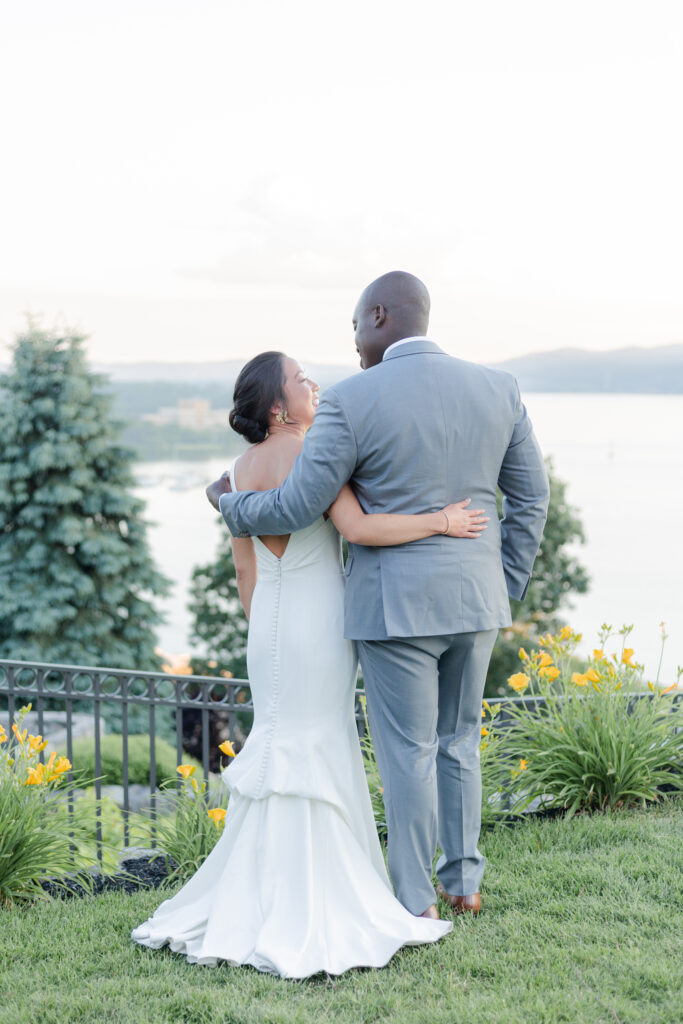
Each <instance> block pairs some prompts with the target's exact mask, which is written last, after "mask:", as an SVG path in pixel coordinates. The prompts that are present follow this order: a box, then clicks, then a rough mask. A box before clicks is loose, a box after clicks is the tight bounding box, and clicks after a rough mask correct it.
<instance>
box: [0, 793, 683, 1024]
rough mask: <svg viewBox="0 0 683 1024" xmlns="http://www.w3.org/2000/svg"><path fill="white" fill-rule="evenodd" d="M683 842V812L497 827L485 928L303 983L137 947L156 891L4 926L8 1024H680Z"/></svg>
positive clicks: (45, 912) (10, 916)
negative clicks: (135, 932)
mask: <svg viewBox="0 0 683 1024" xmlns="http://www.w3.org/2000/svg"><path fill="white" fill-rule="evenodd" d="M682 839H683V805H681V804H680V803H679V804H677V805H670V806H667V807H663V808H660V809H658V810H650V811H638V812H627V813H621V814H615V815H613V816H612V817H595V818H577V819H574V820H573V821H571V822H565V821H560V820H556V821H546V822H540V821H533V822H529V823H526V824H524V825H520V826H517V827H515V828H514V829H504V828H500V829H497V830H495V831H493V832H491V833H488V834H487V835H486V836H485V837H484V838H483V842H482V847H483V849H484V850H485V853H486V855H487V858H488V869H487V873H486V878H485V887H484V890H483V898H484V900H485V912H482V914H481V916H480V918H479V919H478V920H477V921H473V920H471V919H468V920H461V919H459V920H458V921H457V922H456V927H455V929H454V933H453V934H451V935H450V936H448V937H447V938H446V939H445V940H443V941H442V942H441V943H439V944H438V945H435V946H433V947H429V948H422V949H406V950H404V951H402V952H400V953H399V954H398V955H397V956H396V957H395V958H394V960H393V961H392V962H391V964H390V966H389V967H387V968H385V969H384V970H381V971H352V972H349V973H347V974H346V975H343V976H342V977H341V978H338V979H328V978H324V977H320V978H316V979H313V980H311V981H308V982H304V983H297V982H286V981H282V980H280V979H277V978H272V977H268V976H264V975H261V974H259V973H258V972H256V971H253V970H251V969H244V968H237V969H236V968H229V967H227V966H226V965H221V966H219V967H218V968H216V969H212V968H206V967H197V966H192V965H190V964H188V963H187V962H186V961H185V959H184V958H183V957H181V956H179V955H177V954H173V953H170V952H169V951H168V950H163V951H152V950H147V949H143V948H141V947H139V946H137V945H135V944H134V943H133V942H132V941H131V940H130V938H129V932H130V930H131V928H133V927H135V926H136V925H137V924H139V923H140V922H141V921H143V920H144V919H145V918H146V917H147V916H149V915H150V914H151V913H152V912H153V910H154V909H155V907H156V906H157V905H158V903H159V902H160V895H159V894H158V893H155V892H151V893H138V894H135V895H133V896H125V895H121V894H108V895H104V896H101V897H98V898H96V899H88V900H83V901H73V902H68V903H61V902H55V903H52V904H46V905H42V906H39V907H34V908H27V909H24V910H20V911H17V910H14V911H11V912H7V911H5V912H1V913H0V956H1V957H2V961H3V963H2V971H1V972H0V977H1V979H2V980H1V981H0V1021H1V1022H2V1024H6V1022H7V1024H9V1022H12V1024H29V1022H30V1024H34V1022H35V1024H38V1022H40V1024H86V1022H87V1024H95V1022H98V1024H100V1022H102V1021H110V1020H111V1021H114V1020H115V1021H118V1022H120V1024H160V1022H173V1024H181V1022H182V1024H204V1022H206V1024H219V1022H220V1024H233V1022H235V1024H237V1022H239V1024H247V1022H257V1021H258V1022H272V1024H274V1022H282V1024H285V1022H287V1024H290V1022H291V1024H294V1022H309V1021H311V1022H313V1021H315V1022H316V1024H323V1022H324V1024H327V1022H328V1021H329V1022H345V1024H346V1022H348V1024H351V1022H353V1024H356V1022H369V1021H384V1020H387V1021H389V1020H391V1021H392V1022H400V1024H404V1022H405V1024H418V1022H419V1024H432V1022H433V1024H437V1022H438V1024H455V1022H460V1021H462V1022H464V1024H478V1022H486V1024H490V1022H494V1024H513V1022H514V1024H517V1022H519V1024H535V1022H544V1024H545V1022H556V1021H558V1022H559V1021H566V1022H571V1024H583V1022H591V1024H592V1022H602V1021H606V1022H610V1021H612V1022H614V1021H621V1022H623V1024H636V1022H643V1024H668V1022H671V1024H673V1022H676V1024H678V1022H679V1021H680V1005H681V1003H680V994H679V985H680V978H681V971H680V965H681V963H682V962H683V928H682V926H681V917H682V915H681V910H682V909H683V908H682V906H681V904H682V903H683V889H682V872H681V866H682V865H681V846H682V844H681V840H682ZM442 909H443V908H442Z"/></svg>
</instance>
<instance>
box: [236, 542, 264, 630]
mask: <svg viewBox="0 0 683 1024" xmlns="http://www.w3.org/2000/svg"><path fill="white" fill-rule="evenodd" d="M230 546H231V547H232V560H233V562H234V563H235V575H236V577H237V593H238V594H239V596H240V601H241V602H242V607H243V608H244V614H245V615H246V617H247V619H248V618H249V612H250V611H251V598H252V595H253V593H254V587H255V586H256V580H257V577H258V571H257V568H256V552H255V551H254V542H253V541H252V539H251V537H231V538H230Z"/></svg>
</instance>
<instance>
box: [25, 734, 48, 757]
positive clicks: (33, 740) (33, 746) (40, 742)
mask: <svg viewBox="0 0 683 1024" xmlns="http://www.w3.org/2000/svg"><path fill="white" fill-rule="evenodd" d="M28 746H29V750H30V751H31V752H32V753H34V754H39V753H40V751H41V750H45V747H46V746H47V740H44V739H43V737H42V736H31V735H30V734H29V737H28Z"/></svg>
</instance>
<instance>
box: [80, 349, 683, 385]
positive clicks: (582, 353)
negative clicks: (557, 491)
mask: <svg viewBox="0 0 683 1024" xmlns="http://www.w3.org/2000/svg"><path fill="white" fill-rule="evenodd" d="M243 365H244V363H243V361H242V360H226V361H225V362H215V363H108V364H95V366H94V367H93V368H94V369H95V370H97V371H98V372H100V373H106V374H107V375H108V376H109V377H110V379H111V381H112V384H114V385H116V384H118V383H119V382H120V383H124V382H130V383H132V382H136V383H138V384H143V383H150V384H151V383H153V382H157V381H167V382H169V383H173V384H174V385H176V387H178V388H179V387H180V386H181V385H182V387H183V389H187V390H188V391H191V390H192V388H191V385H202V384H203V385H213V387H221V389H223V388H225V391H227V392H230V395H232V387H233V383H234V381H235V378H236V376H237V374H238V373H239V371H240V368H241V367H242V366H243ZM492 365H494V366H495V367H496V368H497V369H501V370H507V371H508V372H509V373H513V374H514V375H515V377H516V378H517V380H518V381H519V386H520V388H521V389H522V391H583V392H590V391H593V392H615V393H633V394H674V395H679V394H683V344H679V345H662V346H659V347H657V348H619V349H611V350H608V351H604V352H589V351H587V350H586V349H581V348H560V349H554V350H553V351H550V352H532V353H530V354H529V355H525V356H518V357H516V358H515V359H506V360H504V361H503V362H501V363H495V364H492ZM307 369H308V371H309V373H310V374H311V375H312V376H313V377H314V378H315V380H317V381H318V383H319V384H320V385H321V386H322V387H323V388H325V387H328V386H329V385H330V384H334V383H335V381H338V380H342V378H344V377H348V376H350V375H351V374H352V373H357V372H358V367H357V366H350V365H349V366H341V365H340V366H325V365H313V364H310V363H309V364H307ZM188 386H190V387H188Z"/></svg>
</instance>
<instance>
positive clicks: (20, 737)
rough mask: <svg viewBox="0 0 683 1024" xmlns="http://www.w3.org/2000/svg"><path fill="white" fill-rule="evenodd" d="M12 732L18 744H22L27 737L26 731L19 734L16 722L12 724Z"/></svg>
mask: <svg viewBox="0 0 683 1024" xmlns="http://www.w3.org/2000/svg"><path fill="white" fill-rule="evenodd" d="M12 732H13V733H14V735H15V736H16V737H17V739H18V740H19V742H20V743H23V742H24V740H25V739H26V737H27V736H28V729H24V731H23V732H19V729H18V728H17V723H16V722H12Z"/></svg>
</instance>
